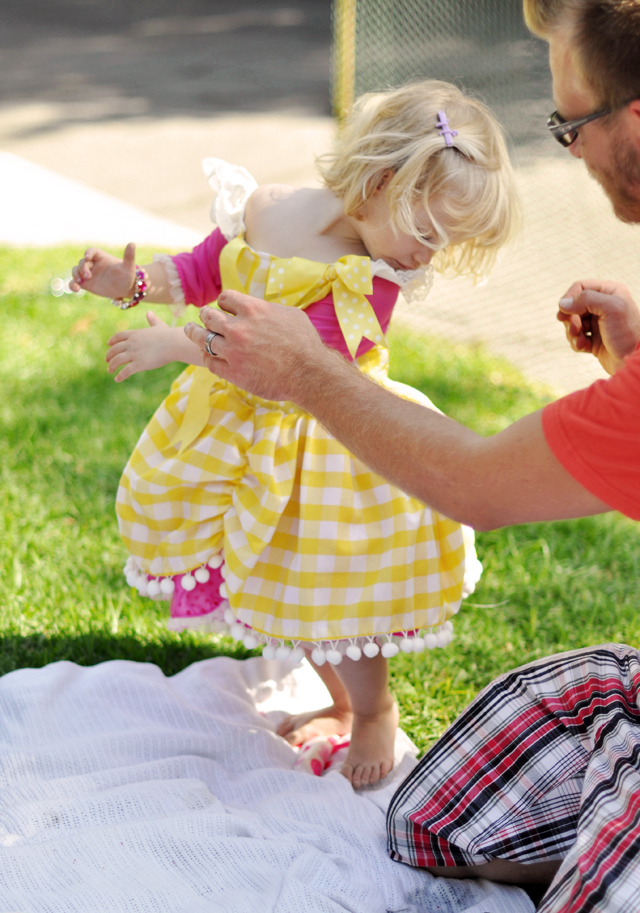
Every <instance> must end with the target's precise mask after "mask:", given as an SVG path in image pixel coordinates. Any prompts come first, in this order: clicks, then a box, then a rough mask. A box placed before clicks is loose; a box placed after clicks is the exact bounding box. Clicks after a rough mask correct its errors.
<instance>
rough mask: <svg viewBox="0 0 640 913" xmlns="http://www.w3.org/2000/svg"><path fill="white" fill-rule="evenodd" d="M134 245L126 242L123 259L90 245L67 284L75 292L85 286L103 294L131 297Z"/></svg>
mask: <svg viewBox="0 0 640 913" xmlns="http://www.w3.org/2000/svg"><path fill="white" fill-rule="evenodd" d="M135 258H136V246H135V244H133V243H131V244H127V246H126V247H125V249H124V254H123V258H122V260H119V259H118V258H117V257H113V256H112V255H111V254H107V253H106V252H105V251H103V250H100V249H99V248H97V247H89V248H88V249H87V250H86V251H85V252H84V257H83V258H82V260H80V262H79V263H78V265H77V266H74V267H73V270H72V274H73V280H72V281H71V282H70V283H69V287H70V288H71V289H72V290H73V291H74V292H79V291H80V289H85V290H86V291H87V292H93V294H94V295H101V296H102V297H103V298H130V297H131V295H133V292H134V284H135V277H136V259H135Z"/></svg>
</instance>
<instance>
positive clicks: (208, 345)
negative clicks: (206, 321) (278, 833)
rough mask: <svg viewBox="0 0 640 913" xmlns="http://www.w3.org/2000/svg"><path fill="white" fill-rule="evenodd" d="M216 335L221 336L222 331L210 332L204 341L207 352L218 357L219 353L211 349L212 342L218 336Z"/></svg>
mask: <svg viewBox="0 0 640 913" xmlns="http://www.w3.org/2000/svg"><path fill="white" fill-rule="evenodd" d="M216 336H220V333H208V334H207V338H206V339H205V341H204V350H205V352H208V353H209V355H213V357H214V358H217V355H216V353H215V352H212V351H211V342H212V340H214V339H215V338H216Z"/></svg>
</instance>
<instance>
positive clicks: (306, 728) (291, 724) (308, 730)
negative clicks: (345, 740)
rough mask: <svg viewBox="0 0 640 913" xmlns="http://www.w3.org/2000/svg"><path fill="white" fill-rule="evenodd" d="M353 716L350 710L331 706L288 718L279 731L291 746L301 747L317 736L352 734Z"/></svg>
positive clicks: (334, 705)
mask: <svg viewBox="0 0 640 913" xmlns="http://www.w3.org/2000/svg"><path fill="white" fill-rule="evenodd" d="M352 722H353V714H352V713H351V711H350V710H348V709H346V708H342V707H339V706H337V705H336V704H331V705H330V706H329V707H323V708H322V709H321V710H309V711H307V712H306V713H296V714H294V715H293V716H288V717H287V718H286V719H285V720H283V721H282V723H280V725H279V726H278V729H277V733H278V735H281V736H282V737H283V738H284V739H286V740H287V742H289V743H290V744H291V745H300V744H302V742H307V741H309V739H314V738H316V737H317V736H328V735H345V734H346V733H347V732H351V725H352Z"/></svg>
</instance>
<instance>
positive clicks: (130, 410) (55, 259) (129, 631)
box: [0, 248, 640, 748]
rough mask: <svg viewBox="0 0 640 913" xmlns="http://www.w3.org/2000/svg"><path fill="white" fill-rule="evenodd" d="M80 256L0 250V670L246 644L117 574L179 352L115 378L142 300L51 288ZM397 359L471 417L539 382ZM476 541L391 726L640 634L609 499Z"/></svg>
mask: <svg viewBox="0 0 640 913" xmlns="http://www.w3.org/2000/svg"><path fill="white" fill-rule="evenodd" d="M148 254H149V252H145V251H141V252H140V253H139V257H140V259H141V260H142V261H143V262H144V260H145V257H146V256H147V255H148ZM78 255H79V251H78V250H75V249H60V248H59V249H51V250H46V251H38V250H27V251H24V250H23V251H16V250H7V249H4V250H0V296H1V299H2V308H3V312H4V315H5V316H4V325H3V333H2V337H1V339H0V379H1V382H2V389H3V396H2V401H1V402H0V422H1V424H2V432H1V434H0V472H1V473H2V487H1V493H0V499H1V500H0V568H1V572H2V580H3V595H2V614H1V616H0V638H1V640H0V643H1V649H0V673H4V672H9V671H11V670H12V669H16V668H20V667H23V666H42V665H44V664H46V663H49V662H52V661H55V660H59V659H68V660H72V661H74V662H77V663H81V664H92V663H97V662H101V661H103V660H107V659H114V658H122V659H132V660H137V661H141V662H153V663H157V664H158V665H159V666H160V667H161V668H162V669H163V670H164V671H165V673H166V674H169V675H170V674H173V673H175V672H177V671H178V670H180V669H182V668H183V667H184V666H186V665H188V664H189V663H191V662H194V661H196V660H200V659H205V658H208V657H211V656H216V655H220V654H225V655H230V656H235V657H237V658H242V657H244V656H247V655H249V654H248V653H247V651H246V650H245V649H244V648H243V647H238V646H237V645H236V644H234V643H233V642H232V641H231V640H229V639H224V638H211V637H210V636H206V637H205V636H198V635H193V634H182V635H175V634H170V633H169V632H167V631H166V629H165V615H166V612H167V609H166V603H159V604H158V603H152V602H150V601H149V600H146V599H141V598H140V597H138V595H137V594H136V593H135V591H131V590H130V589H129V588H128V587H127V586H126V583H125V581H124V579H123V577H122V574H121V568H122V564H123V563H124V559H125V553H124V549H123V547H122V545H121V543H120V539H119V536H118V531H117V526H116V522H115V517H114V512H113V501H114V497H115V491H116V487H117V483H118V478H119V474H120V471H121V469H122V467H123V465H124V463H125V461H126V459H127V457H128V455H129V453H130V451H131V449H132V447H133V445H134V443H135V441H136V439H137V437H138V435H139V433H140V431H141V430H142V428H143V427H144V425H145V423H146V421H147V420H148V418H149V417H150V415H151V414H152V412H153V410H154V409H155V407H156V406H157V404H158V403H159V402H160V400H161V399H162V397H163V396H164V394H165V392H166V390H167V389H168V386H169V384H170V382H171V380H172V379H173V377H175V376H176V375H177V373H178V372H179V370H180V369H179V367H178V366H176V365H172V366H169V367H167V368H165V369H162V370H160V371H156V372H153V373H151V374H145V375H142V376H137V377H134V378H132V379H130V380H128V381H127V382H126V383H125V384H123V385H116V384H115V383H114V382H113V379H112V378H111V376H110V375H109V374H108V373H107V371H106V368H105V363H104V354H105V343H106V340H107V339H108V338H109V336H110V335H111V334H112V333H113V332H115V330H116V329H120V328H123V327H128V326H132V325H141V324H142V323H143V322H144V308H138V309H137V310H136V311H133V312H131V314H122V313H120V312H118V311H116V310H115V309H114V308H112V307H110V306H109V304H108V303H107V302H105V301H102V300H100V299H96V298H93V297H92V296H89V295H87V296H84V297H82V298H77V297H71V296H68V295H65V296H63V297H60V298H55V297H53V296H52V295H51V293H50V290H49V283H50V280H51V278H53V277H55V276H61V275H67V274H68V270H69V266H70V265H71V264H72V263H73V262H75V261H76V260H77V259H78ZM162 310H163V309H162V308H161V307H159V308H158V311H159V313H162ZM391 373H392V376H393V377H395V378H396V379H398V380H402V381H404V382H405V383H410V384H412V385H413V386H415V387H418V388H419V389H421V390H423V391H424V392H425V393H427V394H428V395H429V396H430V397H431V398H432V399H433V401H434V402H435V403H436V404H437V405H438V406H439V407H440V408H442V409H443V410H444V411H445V412H447V413H448V414H450V415H452V416H454V417H455V418H458V419H459V420H460V421H462V422H464V423H466V424H467V425H469V426H470V427H472V428H474V429H475V430H477V431H479V432H481V433H492V432H495V431H497V430H499V429H500V428H502V427H504V426H505V425H507V424H508V423H510V422H511V421H513V420H514V419H516V418H518V416H520V415H523V414H525V413H527V412H529V411H531V410H532V409H535V408H537V407H539V406H540V405H543V404H544V402H546V401H547V399H548V395H547V394H546V392H545V391H544V390H542V389H533V388H532V387H531V386H530V385H528V384H527V383H526V382H525V381H524V380H523V379H522V377H521V376H519V375H518V373H517V372H516V371H515V370H514V369H513V368H511V367H510V366H509V365H508V364H506V363H504V362H502V361H500V360H498V359H496V358H493V357H492V356H490V355H488V354H487V353H486V352H485V351H483V350H482V349H478V348H475V347H466V346H459V345H456V346H452V345H449V344H448V343H446V342H445V341H443V340H432V339H427V338H412V337H410V336H409V335H408V334H407V333H406V332H396V333H394V334H393V335H392V371H391ZM478 551H479V555H480V558H481V560H482V562H483V564H484V567H485V572H484V576H483V578H482V581H481V582H480V584H479V586H478V588H477V590H476V592H475V593H474V594H473V596H472V597H471V598H470V599H469V600H468V602H467V603H466V605H465V606H464V607H463V609H462V611H461V612H460V614H459V615H458V617H457V619H456V622H455V640H454V641H453V643H452V644H451V645H450V646H449V647H448V648H447V649H446V650H435V651H433V652H431V653H425V654H422V655H413V654H409V655H400V656H399V657H397V658H396V659H395V660H393V661H392V663H391V668H392V677H393V687H394V690H395V694H396V696H397V698H398V701H399V704H400V711H401V719H402V725H403V727H404V728H405V729H406V730H407V732H408V733H409V734H410V735H411V737H412V738H413V739H414V740H415V741H416V742H417V743H418V745H419V746H420V747H421V748H424V747H425V746H426V745H427V744H429V742H430V741H431V740H432V739H433V738H435V737H436V736H438V735H439V734H440V733H441V732H442V731H443V729H444V728H445V727H446V725H447V724H448V723H449V722H450V721H451V720H452V719H453V718H454V717H455V715H456V714H457V713H458V712H459V711H460V710H461V709H462V708H463V707H464V706H465V704H466V703H468V701H469V700H470V699H471V698H472V697H473V696H474V695H475V694H476V693H477V692H478V690H479V689H480V688H481V687H482V686H483V685H485V684H486V683H487V682H488V681H490V680H491V679H492V678H493V677H494V676H495V675H497V674H499V673H500V672H502V671H505V670H507V669H509V668H511V667H513V666H516V665H518V664H520V663H523V662H526V661H528V660H531V659H534V658H536V657H539V656H544V655H546V654H548V653H552V652H557V651H560V650H568V649H573V648H575V647H580V646H587V645H589V644H596V643H601V642H603V641H607V640H616V641H624V642H626V643H631V644H637V643H638V641H639V640H640V636H639V635H640V621H639V614H638V595H637V594H638V579H639V578H640V574H639V573H638V571H639V563H640V561H639V557H640V531H639V530H638V527H637V525H636V524H633V523H631V522H630V521H628V520H625V519H624V518H622V517H620V516H618V515H615V514H610V515H604V516H600V517H595V518H590V519H585V520H580V521H571V522H566V523H555V524H536V525H524V526H519V527H516V528H513V529H509V530H499V531H496V532H492V533H483V534H481V535H479V536H478Z"/></svg>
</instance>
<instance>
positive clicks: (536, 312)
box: [333, 0, 640, 392]
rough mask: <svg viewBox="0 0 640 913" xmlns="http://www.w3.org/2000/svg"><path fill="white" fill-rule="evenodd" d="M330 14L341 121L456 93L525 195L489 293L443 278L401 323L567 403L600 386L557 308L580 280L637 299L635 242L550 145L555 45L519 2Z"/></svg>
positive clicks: (463, 1)
mask: <svg viewBox="0 0 640 913" xmlns="http://www.w3.org/2000/svg"><path fill="white" fill-rule="evenodd" d="M333 12H334V36H335V42H334V71H333V103H334V110H335V113H336V115H337V117H338V118H339V119H340V118H341V117H343V116H344V114H345V112H346V111H348V109H349V107H350V105H351V103H352V101H353V99H354V98H357V97H358V96H359V95H360V94H362V93H363V92H370V91H376V90H381V89H386V88H388V87H391V86H399V85H401V84H403V83H405V82H407V81H410V80H413V79H419V78H437V79H444V80H447V81H449V82H452V83H454V84H456V85H458V86H460V87H461V88H463V89H465V90H466V91H468V92H470V93H471V94H472V95H474V96H476V97H478V98H480V99H482V100H483V101H484V102H486V103H487V104H488V105H489V106H490V107H491V108H492V109H493V111H494V112H495V113H496V115H497V116H498V118H499V120H500V121H501V123H502V124H503V126H504V128H505V131H506V135H507V139H508V143H509V148H510V153H511V156H512V161H513V164H514V166H515V168H516V173H517V180H518V184H519V188H520V192H521V196H522V201H523V208H524V214H525V225H524V231H523V236H522V237H521V238H520V240H519V242H518V243H516V245H514V246H513V247H512V248H511V249H509V250H505V251H504V253H503V254H502V255H501V258H500V261H499V263H498V265H497V266H496V268H495V270H494V272H493V274H492V275H491V277H490V279H489V281H488V282H487V284H486V285H484V286H482V287H473V286H472V285H471V283H470V282H469V281H467V280H464V279H459V280H444V279H442V278H440V277H438V278H437V279H436V282H435V284H434V288H433V291H432V292H431V294H430V296H429V298H428V299H427V300H426V301H425V302H423V303H422V304H413V305H411V307H410V308H409V307H408V306H407V305H403V304H400V305H399V306H398V308H397V309H396V320H397V321H400V322H403V323H408V324H409V325H411V326H413V327H414V328H415V329H416V330H420V331H421V332H429V333H437V334H439V335H441V336H446V337H447V338H449V339H452V340H455V341H460V342H477V341H481V342H483V343H484V344H485V345H487V346H488V347H489V348H490V349H491V350H492V351H494V352H496V353H497V354H501V355H504V356H505V357H507V358H508V359H509V360H510V361H511V362H513V363H514V364H515V365H516V366H517V367H519V368H520V369H521V370H522V371H523V372H524V373H525V374H526V375H527V376H529V377H530V378H531V379H534V380H539V381H543V382H545V383H547V384H550V385H551V386H553V387H555V388H556V389H557V390H558V391H559V392H564V391H569V390H572V389H577V388H578V387H581V386H584V385H585V384H586V383H589V382H590V381H591V380H593V379H595V378H597V377H601V376H603V372H602V370H601V369H600V367H599V365H598V364H597V362H596V361H595V359H592V358H588V357H586V356H576V355H574V354H572V353H571V352H570V350H569V349H568V347H567V345H566V342H565V341H564V333H563V330H562V328H561V326H560V325H559V324H558V323H557V322H556V321H555V319H554V316H555V312H556V305H557V301H558V300H559V299H560V297H562V295H563V294H564V292H565V291H566V290H567V288H568V287H569V286H570V285H571V283H572V282H573V281H574V280H576V279H585V278H589V277H594V276H597V277H599V278H608V279H619V280H621V281H623V282H626V284H627V285H630V286H631V288H632V290H633V291H634V292H635V293H636V295H638V294H639V293H640V282H638V280H637V279H636V258H637V233H636V234H635V235H634V229H633V228H632V227H630V226H626V225H622V224H621V223H619V222H617V221H616V219H615V218H614V216H613V214H612V211H611V207H610V205H609V203H608V201H607V199H606V197H605V195H604V193H603V192H602V190H601V189H600V188H599V187H598V186H597V185H596V184H595V182H593V181H592V180H591V179H590V178H589V176H588V173H587V171H586V168H585V167H584V165H583V164H582V163H581V162H578V161H576V160H575V159H574V158H573V157H572V156H571V155H570V154H569V153H568V152H567V150H566V149H562V148H561V147H560V146H559V145H558V144H557V143H555V142H554V140H553V139H552V138H550V136H549V134H548V131H547V129H546V126H545V123H546V118H547V116H548V114H549V112H550V111H551V110H553V108H554V107H555V106H554V104H553V99H552V86H551V75H550V72H549V65H548V51H547V45H546V43H545V42H543V41H540V40H539V39H537V38H534V37H533V36H531V35H530V33H529V32H528V30H527V28H526V26H525V25H524V21H523V18H522V3H521V0H334V8H333ZM634 284H635V285H636V286H637V287H635V288H634Z"/></svg>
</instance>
